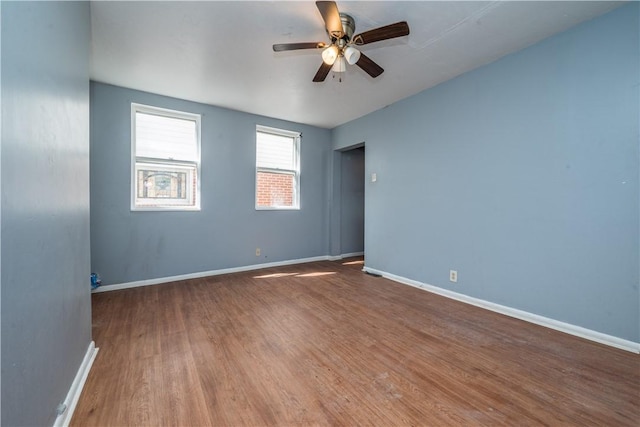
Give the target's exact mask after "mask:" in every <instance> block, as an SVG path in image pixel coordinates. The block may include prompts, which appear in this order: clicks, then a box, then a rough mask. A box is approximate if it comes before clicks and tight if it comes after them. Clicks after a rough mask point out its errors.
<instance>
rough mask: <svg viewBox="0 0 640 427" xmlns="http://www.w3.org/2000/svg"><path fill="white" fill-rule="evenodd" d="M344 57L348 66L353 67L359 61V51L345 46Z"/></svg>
mask: <svg viewBox="0 0 640 427" xmlns="http://www.w3.org/2000/svg"><path fill="white" fill-rule="evenodd" d="M344 57H345V58H346V60H347V62H348V63H349V65H353V64H355V63H356V62H358V60H359V59H360V51H359V50H358V49H356V48H355V47H353V46H347V48H346V49H345V50H344Z"/></svg>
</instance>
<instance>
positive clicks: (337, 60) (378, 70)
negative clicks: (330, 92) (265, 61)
mask: <svg viewBox="0 0 640 427" xmlns="http://www.w3.org/2000/svg"><path fill="white" fill-rule="evenodd" d="M316 6H317V7H318V10H319V11H320V14H321V15H322V19H324V23H325V28H326V30H327V34H328V35H329V38H330V40H331V42H330V43H329V44H327V43H324V42H303V43H284V44H274V45H273V50H274V51H275V52H282V51H286V50H299V49H323V51H322V65H320V68H319V69H318V72H317V73H316V75H315V76H314V77H313V81H314V82H323V81H324V80H325V79H326V78H327V75H328V74H329V71H331V69H333V71H334V72H336V73H340V72H344V71H345V68H346V64H347V63H348V64H349V65H353V64H355V65H357V66H358V67H360V68H362V69H363V70H364V71H365V72H366V73H367V74H369V75H370V76H371V77H374V78H375V77H378V76H379V75H380V74H382V73H383V72H384V69H383V68H382V67H381V66H379V65H378V64H376V63H375V62H373V61H372V60H371V59H370V58H369V57H368V56H366V55H365V54H364V53H362V52H360V50H358V49H356V48H355V46H362V45H365V44H369V43H374V42H379V41H382V40H388V39H393V38H396V37H402V36H407V35H409V25H408V24H407V23H406V21H402V22H396V23H395V24H390V25H385V26H384V27H379V28H375V29H373V30H369V31H365V32H363V33H360V34H356V35H353V33H354V32H355V29H356V23H355V20H354V19H353V18H352V17H351V16H350V15H347V14H346V13H340V12H338V6H337V5H336V3H335V2H333V1H317V2H316Z"/></svg>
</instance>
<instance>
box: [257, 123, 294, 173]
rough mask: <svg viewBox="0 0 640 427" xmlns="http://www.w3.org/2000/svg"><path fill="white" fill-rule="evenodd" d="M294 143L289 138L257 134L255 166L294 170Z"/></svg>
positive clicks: (262, 133)
mask: <svg viewBox="0 0 640 427" xmlns="http://www.w3.org/2000/svg"><path fill="white" fill-rule="evenodd" d="M294 141H295V140H294V138H292V137H290V136H282V135H274V134H271V133H265V132H257V150H256V153H257V156H256V163H257V166H258V167H261V168H269V169H285V170H292V169H294V168H295V164H294Z"/></svg>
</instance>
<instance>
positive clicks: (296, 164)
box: [254, 125, 302, 211]
mask: <svg viewBox="0 0 640 427" xmlns="http://www.w3.org/2000/svg"><path fill="white" fill-rule="evenodd" d="M259 132H262V133H270V134H272V135H278V136H286V137H289V138H292V139H293V150H294V152H293V169H273V168H265V167H259V166H258V133H259ZM301 139H302V134H301V133H300V132H295V131H290V130H285V129H278V128H273V127H268V126H262V125H256V162H255V165H256V173H255V194H254V203H255V208H256V210H257V211H282V210H286V211H291V210H300V141H301ZM258 172H269V173H282V174H291V175H293V180H294V184H293V204H292V206H259V205H258Z"/></svg>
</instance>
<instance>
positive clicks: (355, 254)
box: [340, 252, 364, 258]
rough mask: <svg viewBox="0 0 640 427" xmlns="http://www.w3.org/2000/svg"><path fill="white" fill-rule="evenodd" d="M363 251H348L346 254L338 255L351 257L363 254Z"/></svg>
mask: <svg viewBox="0 0 640 427" xmlns="http://www.w3.org/2000/svg"><path fill="white" fill-rule="evenodd" d="M363 255H364V252H350V253H348V254H342V255H340V258H352V257H354V256H363Z"/></svg>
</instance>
